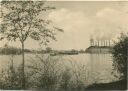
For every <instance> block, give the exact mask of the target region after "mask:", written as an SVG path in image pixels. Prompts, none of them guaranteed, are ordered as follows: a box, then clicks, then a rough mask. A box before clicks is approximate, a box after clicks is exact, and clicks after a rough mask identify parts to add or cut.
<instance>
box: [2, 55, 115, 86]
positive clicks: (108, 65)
mask: <svg viewBox="0 0 128 91" xmlns="http://www.w3.org/2000/svg"><path fill="white" fill-rule="evenodd" d="M32 57H34V54H26V55H25V58H26V61H25V64H29V63H30V62H29V59H30V58H32ZM54 57H55V56H54ZM11 58H12V57H11V56H7V55H0V71H2V69H4V68H7V67H8V66H9V63H10V60H11ZM61 58H62V60H61V61H62V62H63V65H66V66H67V67H70V68H72V69H75V68H76V66H75V65H79V67H81V68H80V69H81V70H83V69H84V68H82V67H83V66H84V67H86V70H84V71H86V75H85V76H86V82H87V83H88V84H92V83H107V82H111V81H115V80H117V78H116V77H115V76H114V75H113V74H112V72H113V66H112V64H113V61H112V55H111V54H87V53H85V54H78V55H64V56H61ZM21 59H22V57H21V55H17V56H14V58H13V60H14V66H18V65H20V64H21ZM31 63H34V62H32V60H31ZM69 63H70V64H69ZM63 65H62V66H63ZM76 69H77V68H76ZM81 74H82V73H81Z"/></svg>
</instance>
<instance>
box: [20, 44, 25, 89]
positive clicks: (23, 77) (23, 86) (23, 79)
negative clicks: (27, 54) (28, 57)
mask: <svg viewBox="0 0 128 91" xmlns="http://www.w3.org/2000/svg"><path fill="white" fill-rule="evenodd" d="M24 61H25V58H24V42H22V77H21V78H22V79H21V80H22V81H21V82H22V83H21V84H22V89H25V72H24V64H25V62H24Z"/></svg>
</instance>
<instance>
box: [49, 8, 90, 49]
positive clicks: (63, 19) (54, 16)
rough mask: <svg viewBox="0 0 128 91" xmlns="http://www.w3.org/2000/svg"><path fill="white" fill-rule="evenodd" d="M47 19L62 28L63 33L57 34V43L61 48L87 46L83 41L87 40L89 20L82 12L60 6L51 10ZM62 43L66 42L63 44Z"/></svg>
mask: <svg viewBox="0 0 128 91" xmlns="http://www.w3.org/2000/svg"><path fill="white" fill-rule="evenodd" d="M49 19H50V20H52V21H53V23H54V24H56V25H57V26H59V27H61V28H62V29H64V34H62V35H58V42H57V44H59V45H60V47H61V48H62V47H63V48H69V49H72V48H77V49H78V48H80V46H82V47H85V46H88V44H87V43H84V42H83V41H88V37H89V34H88V32H89V31H87V30H86V29H88V28H87V27H88V26H89V24H90V20H89V19H88V18H87V17H86V16H85V14H84V12H81V11H77V12H75V11H70V10H68V9H65V8H62V9H59V10H56V11H53V12H51V13H50V14H49ZM62 36H63V37H62ZM60 37H61V38H60ZM63 43H66V44H65V45H63ZM57 44H56V45H57Z"/></svg>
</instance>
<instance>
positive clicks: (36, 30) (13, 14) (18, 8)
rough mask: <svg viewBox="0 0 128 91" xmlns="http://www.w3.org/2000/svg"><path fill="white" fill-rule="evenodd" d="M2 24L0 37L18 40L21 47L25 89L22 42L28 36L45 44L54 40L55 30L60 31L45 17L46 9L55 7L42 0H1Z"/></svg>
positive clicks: (22, 79)
mask: <svg viewBox="0 0 128 91" xmlns="http://www.w3.org/2000/svg"><path fill="white" fill-rule="evenodd" d="M1 6H2V24H1V31H0V33H1V38H0V39H4V38H6V39H7V40H8V41H16V40H19V41H20V42H21V47H22V68H21V70H22V71H21V72H22V73H21V74H22V78H21V84H22V88H23V89H25V73H24V64H25V58H24V44H25V41H26V40H27V39H28V38H32V39H34V40H37V41H40V43H41V44H44V45H47V43H49V41H50V40H51V39H52V40H56V38H55V35H56V31H62V29H59V28H57V27H54V26H51V25H52V24H51V21H50V20H47V19H46V18H44V19H42V18H41V17H43V15H46V14H47V13H46V12H47V11H49V10H52V9H55V8H54V7H49V6H46V5H45V2H43V1H31V0H30V1H2V2H1Z"/></svg>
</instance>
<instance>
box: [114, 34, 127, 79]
mask: <svg viewBox="0 0 128 91" xmlns="http://www.w3.org/2000/svg"><path fill="white" fill-rule="evenodd" d="M112 54H113V58H114V61H113V66H114V69H116V70H117V71H118V72H120V74H122V75H121V77H120V79H126V77H127V61H128V34H126V35H125V34H121V37H120V38H119V42H116V43H115V45H114V47H113V51H112Z"/></svg>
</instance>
